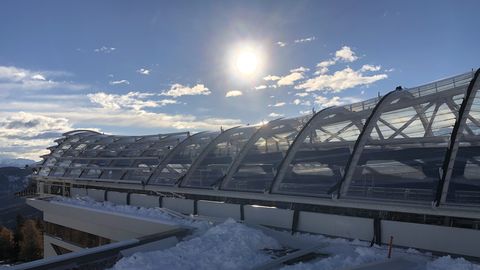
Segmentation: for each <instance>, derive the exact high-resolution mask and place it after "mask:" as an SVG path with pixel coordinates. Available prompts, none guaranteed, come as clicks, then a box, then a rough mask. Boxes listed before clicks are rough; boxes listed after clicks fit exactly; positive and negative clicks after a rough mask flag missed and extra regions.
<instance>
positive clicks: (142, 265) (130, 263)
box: [113, 219, 280, 270]
mask: <svg viewBox="0 0 480 270" xmlns="http://www.w3.org/2000/svg"><path fill="white" fill-rule="evenodd" d="M278 248H280V244H279V243H278V242H277V240H275V239H273V238H272V237H270V236H267V235H265V234H264V233H263V232H262V231H260V230H256V229H253V228H250V227H248V226H245V225H243V224H241V223H237V222H236V221H234V220H233V219H228V220H227V221H225V222H224V223H222V224H219V225H217V226H215V227H212V228H210V229H209V230H207V231H206V232H205V233H204V234H203V235H201V236H199V237H196V238H193V239H190V240H187V241H183V242H180V243H178V244H177V245H176V246H175V247H173V248H170V249H167V250H161V251H152V252H145V253H136V254H134V255H132V256H130V257H126V258H123V259H121V260H120V261H118V262H117V264H116V265H115V266H114V268H113V269H116V270H123V269H147V270H149V269H192V270H193V269H195V270H202V269H206V270H207V269H208V270H210V269H249V268H252V267H254V266H256V265H260V264H262V263H265V262H267V261H269V260H271V257H270V256H269V255H268V254H266V253H264V252H262V250H263V249H278Z"/></svg>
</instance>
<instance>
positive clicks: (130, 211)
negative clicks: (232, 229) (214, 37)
mask: <svg viewBox="0 0 480 270" xmlns="http://www.w3.org/2000/svg"><path fill="white" fill-rule="evenodd" d="M50 201H51V202H58V203H63V204H70V205H75V206H80V207H85V208H90V209H95V210H103V211H108V212H114V213H121V214H126V215H132V216H136V217H143V218H150V219H155V220H160V221H162V222H163V223H166V224H172V225H184V226H189V227H194V228H197V230H199V231H206V230H207V229H208V228H210V227H211V226H212V224H211V223H209V222H207V221H197V220H193V219H190V218H180V217H178V216H174V215H172V214H170V213H168V212H167V211H164V210H162V209H161V208H145V207H139V206H133V205H117V204H113V203H111V202H108V201H104V202H98V201H95V200H94V199H92V198H90V197H80V196H78V197H74V198H68V197H61V196H58V197H54V198H52V199H51V200H50Z"/></svg>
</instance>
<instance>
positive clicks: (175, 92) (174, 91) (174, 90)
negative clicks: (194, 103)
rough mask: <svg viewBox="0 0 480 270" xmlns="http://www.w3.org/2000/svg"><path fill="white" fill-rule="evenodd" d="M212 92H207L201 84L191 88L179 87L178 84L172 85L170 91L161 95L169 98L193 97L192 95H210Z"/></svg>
mask: <svg viewBox="0 0 480 270" xmlns="http://www.w3.org/2000/svg"><path fill="white" fill-rule="evenodd" d="M211 93H212V92H210V90H208V88H207V87H205V85H203V84H197V85H195V86H193V87H189V86H185V85H181V84H179V83H176V84H173V85H172V86H171V87H170V90H168V91H166V92H162V93H161V95H164V96H171V97H181V96H194V95H210V94H211Z"/></svg>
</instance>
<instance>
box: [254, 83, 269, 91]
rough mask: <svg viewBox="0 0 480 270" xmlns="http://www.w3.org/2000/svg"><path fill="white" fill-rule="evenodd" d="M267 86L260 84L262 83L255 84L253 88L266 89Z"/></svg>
mask: <svg viewBox="0 0 480 270" xmlns="http://www.w3.org/2000/svg"><path fill="white" fill-rule="evenodd" d="M266 88H267V86H266V85H264V84H262V85H259V86H255V90H263V89H266Z"/></svg>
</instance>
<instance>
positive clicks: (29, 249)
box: [18, 219, 43, 261]
mask: <svg viewBox="0 0 480 270" xmlns="http://www.w3.org/2000/svg"><path fill="white" fill-rule="evenodd" d="M20 234H21V240H20V243H19V248H20V253H19V254H18V259H19V260H21V261H33V260H37V259H41V258H42V256H43V254H42V253H43V252H42V250H43V249H42V234H41V232H40V230H39V229H38V228H37V226H36V222H35V221H34V220H31V219H28V220H26V221H25V222H24V224H23V226H22V228H21V229H20Z"/></svg>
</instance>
